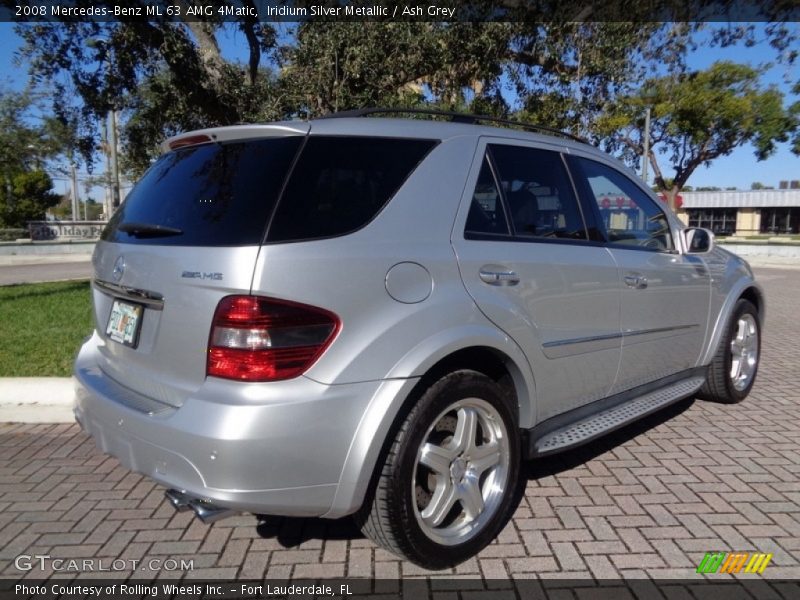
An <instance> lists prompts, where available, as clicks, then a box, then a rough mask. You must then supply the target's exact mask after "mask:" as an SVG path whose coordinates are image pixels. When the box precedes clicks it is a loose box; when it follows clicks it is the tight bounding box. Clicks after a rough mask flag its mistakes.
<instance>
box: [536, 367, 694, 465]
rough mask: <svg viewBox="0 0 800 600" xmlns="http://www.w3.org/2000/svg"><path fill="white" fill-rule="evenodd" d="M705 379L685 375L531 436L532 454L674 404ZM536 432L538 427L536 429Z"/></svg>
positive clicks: (567, 444)
mask: <svg viewBox="0 0 800 600" xmlns="http://www.w3.org/2000/svg"><path fill="white" fill-rule="evenodd" d="M704 382H705V378H704V377H703V376H693V377H689V378H688V379H681V380H680V381H677V382H675V383H671V384H669V385H666V386H664V387H661V388H659V389H657V390H654V391H651V392H648V393H645V394H642V395H640V396H635V397H634V398H632V399H630V400H627V401H624V402H622V403H620V404H617V405H616V406H612V407H611V408H607V409H605V410H601V411H600V412H597V413H595V414H591V415H588V416H585V417H583V418H580V419H578V420H577V421H573V422H572V423H568V424H566V425H564V426H563V427H560V428H558V429H555V430H552V431H549V432H547V433H543V434H542V435H541V436H540V437H534V439H532V440H531V452H530V457H531V458H533V457H539V456H545V455H547V454H553V453H555V452H561V451H562V450H567V449H568V448H572V447H574V446H580V445H581V444H585V443H587V442H590V441H592V440H593V439H595V438H598V437H600V436H601V435H605V434H606V433H610V432H611V431H614V430H615V429H619V428H620V427H623V426H625V425H627V424H628V423H631V422H633V421H636V420H638V419H641V418H642V417H644V416H646V415H649V414H650V413H654V412H656V411H658V410H661V409H662V408H665V407H667V406H669V405H670V404H672V403H674V402H677V401H678V400H682V399H684V398H688V397H689V396H691V395H692V394H694V393H695V392H696V391H697V390H699V389H700V387H701V386H702V385H703V383H704ZM534 434H535V431H534Z"/></svg>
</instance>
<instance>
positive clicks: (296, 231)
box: [267, 135, 436, 242]
mask: <svg viewBox="0 0 800 600" xmlns="http://www.w3.org/2000/svg"><path fill="white" fill-rule="evenodd" d="M435 145H436V142H435V141H432V140H419V139H400V138H378V137H333V136H313V135H312V136H310V137H309V138H308V140H307V142H306V144H305V145H304V147H303V150H302V151H301V153H300V157H299V158H298V160H297V164H296V165H295V167H294V169H293V171H292V174H291V176H290V178H289V181H288V182H287V185H286V189H285V190H284V192H283V194H282V195H281V199H280V202H279V203H278V207H277V209H276V211H275V215H274V217H273V219H272V223H271V224H270V226H269V232H268V234H267V241H268V242H286V241H303V240H313V239H320V238H329V237H334V236H340V235H345V234H347V233H350V232H353V231H355V230H357V229H360V228H361V227H363V226H364V225H366V224H367V223H369V222H370V221H371V220H372V219H373V218H374V217H375V216H376V215H377V214H378V213H379V212H380V210H381V209H382V208H383V207H384V206H385V205H386V203H387V202H388V201H389V200H390V199H391V198H392V196H394V194H395V193H396V192H397V190H398V189H399V188H400V186H401V185H402V184H403V182H405V180H406V179H407V178H408V176H409V175H410V174H411V173H412V172H413V171H414V169H415V168H416V167H417V165H418V164H419V163H420V162H421V161H422V160H423V159H424V158H425V156H426V155H427V154H428V152H430V150H431V149H432V148H433V147H434V146H435Z"/></svg>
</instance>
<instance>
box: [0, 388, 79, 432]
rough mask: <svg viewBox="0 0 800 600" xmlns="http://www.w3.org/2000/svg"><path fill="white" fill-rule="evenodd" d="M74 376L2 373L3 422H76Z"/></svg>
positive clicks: (0, 413) (0, 419) (0, 403)
mask: <svg viewBox="0 0 800 600" xmlns="http://www.w3.org/2000/svg"><path fill="white" fill-rule="evenodd" d="M73 385H74V381H73V379H72V377H0V423H74V422H75V417H74V416H73V415H72V401H73V398H74V395H75V391H74V388H73Z"/></svg>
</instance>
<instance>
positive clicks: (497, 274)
mask: <svg viewBox="0 0 800 600" xmlns="http://www.w3.org/2000/svg"><path fill="white" fill-rule="evenodd" d="M478 275H479V276H480V278H481V281H483V282H484V283H488V284H489V285H517V284H518V283H519V275H517V274H516V273H515V272H514V271H512V270H510V269H503V268H502V267H481V270H480V271H479V272H478Z"/></svg>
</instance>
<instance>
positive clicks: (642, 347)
mask: <svg viewBox="0 0 800 600" xmlns="http://www.w3.org/2000/svg"><path fill="white" fill-rule="evenodd" d="M570 166H571V167H572V168H573V173H574V175H575V179H576V182H577V183H578V187H579V189H580V190H581V191H582V193H583V195H584V196H585V200H586V201H587V202H586V204H588V205H589V206H588V209H591V210H594V211H595V213H596V214H597V215H599V216H598V220H599V221H600V225H601V227H602V228H603V229H604V230H605V235H606V238H607V243H608V249H609V251H610V252H611V254H612V256H613V257H614V260H615V261H616V263H617V265H618V266H619V271H620V280H619V285H620V289H621V294H622V312H621V329H622V336H623V337H622V357H621V362H620V369H619V375H618V377H617V381H616V383H615V385H614V389H613V392H614V393H616V392H621V391H624V390H627V389H630V388H633V387H636V386H638V385H643V384H646V383H650V382H652V381H655V380H657V379H660V378H662V377H666V376H669V375H672V374H675V373H678V372H680V371H683V370H686V369H689V368H691V367H693V366H694V365H695V364H696V362H697V360H698V358H699V355H700V351H701V349H702V345H703V340H704V339H705V333H706V327H707V321H708V310H709V300H710V294H711V284H710V277H709V273H708V269H707V268H706V267H705V265H704V264H703V262H702V260H701V259H699V258H698V257H696V256H691V255H684V254H680V253H679V252H678V251H677V250H676V245H675V243H674V239H673V232H672V231H671V228H670V225H669V221H668V219H667V217H666V215H665V214H664V211H663V210H662V209H661V207H660V206H659V205H658V204H657V202H656V201H655V200H653V199H652V198H650V197H649V195H648V194H647V193H646V192H645V191H644V190H642V189H641V188H640V187H639V186H638V185H637V184H636V183H634V181H633V180H631V179H629V178H628V177H627V176H626V175H624V174H623V173H622V172H620V171H618V170H616V169H614V168H612V167H610V166H608V165H605V164H602V163H600V162H597V161H593V160H590V159H588V158H579V157H572V158H571V159H570ZM591 203H594V204H593V205H591Z"/></svg>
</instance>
